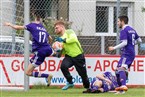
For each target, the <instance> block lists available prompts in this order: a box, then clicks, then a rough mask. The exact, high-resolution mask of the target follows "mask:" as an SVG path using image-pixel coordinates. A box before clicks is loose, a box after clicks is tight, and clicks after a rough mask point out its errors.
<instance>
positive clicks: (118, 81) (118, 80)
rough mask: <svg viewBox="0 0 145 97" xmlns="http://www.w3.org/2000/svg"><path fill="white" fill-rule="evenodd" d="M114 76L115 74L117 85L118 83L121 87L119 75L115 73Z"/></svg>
mask: <svg viewBox="0 0 145 97" xmlns="http://www.w3.org/2000/svg"><path fill="white" fill-rule="evenodd" d="M115 74H116V78H117V83H118V85H119V86H121V82H120V75H119V73H118V72H117V71H116V72H115Z"/></svg>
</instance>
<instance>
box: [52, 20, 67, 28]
mask: <svg viewBox="0 0 145 97" xmlns="http://www.w3.org/2000/svg"><path fill="white" fill-rule="evenodd" d="M56 25H62V26H64V27H65V23H64V22H63V21H56V22H55V23H54V26H56Z"/></svg>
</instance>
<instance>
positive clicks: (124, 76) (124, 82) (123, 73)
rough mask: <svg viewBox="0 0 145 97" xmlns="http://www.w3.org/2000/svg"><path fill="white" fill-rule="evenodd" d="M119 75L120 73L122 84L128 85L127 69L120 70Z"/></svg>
mask: <svg viewBox="0 0 145 97" xmlns="http://www.w3.org/2000/svg"><path fill="white" fill-rule="evenodd" d="M119 75H120V82H121V85H126V74H125V71H120V72H119Z"/></svg>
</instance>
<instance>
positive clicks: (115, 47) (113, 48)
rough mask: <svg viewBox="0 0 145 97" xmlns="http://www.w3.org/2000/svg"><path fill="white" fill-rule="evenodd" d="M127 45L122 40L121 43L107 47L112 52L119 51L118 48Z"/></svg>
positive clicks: (125, 41)
mask: <svg viewBox="0 0 145 97" xmlns="http://www.w3.org/2000/svg"><path fill="white" fill-rule="evenodd" d="M126 45H127V40H122V42H121V43H120V44H118V45H116V46H114V47H113V46H110V47H109V50H110V51H112V50H115V49H119V48H122V47H125V46H126Z"/></svg>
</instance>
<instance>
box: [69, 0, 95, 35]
mask: <svg viewBox="0 0 145 97" xmlns="http://www.w3.org/2000/svg"><path fill="white" fill-rule="evenodd" d="M95 9H96V0H91V1H89V0H70V2H69V20H70V21H72V22H73V24H72V28H73V29H74V30H75V31H76V33H79V30H81V29H82V32H83V33H82V35H94V32H95V25H96V24H95V22H96V20H95V19H96V10H95Z"/></svg>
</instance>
